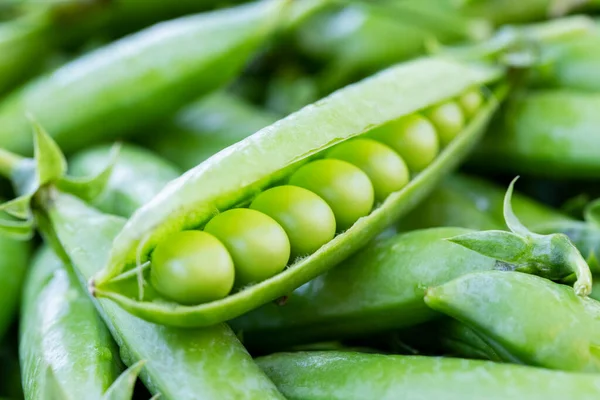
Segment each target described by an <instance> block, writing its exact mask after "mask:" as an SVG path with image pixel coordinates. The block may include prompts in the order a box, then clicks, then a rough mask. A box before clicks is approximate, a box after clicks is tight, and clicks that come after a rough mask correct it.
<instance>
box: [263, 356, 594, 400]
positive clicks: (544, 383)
mask: <svg viewBox="0 0 600 400" xmlns="http://www.w3.org/2000/svg"><path fill="white" fill-rule="evenodd" d="M257 361H258V363H259V365H260V366H261V368H263V369H264V370H265V372H266V373H267V374H268V375H269V376H270V377H271V379H272V380H273V381H274V382H275V384H276V385H277V386H278V387H279V389H280V390H281V391H282V392H283V394H284V395H285V396H286V397H287V398H288V399H290V400H355V399H356V400H358V399H381V400H392V399H398V398H404V399H445V400H480V399H483V398H485V399H486V400H505V399H509V398H515V399H517V398H518V399H528V400H551V399H552V400H564V399H569V398H577V399H589V400H592V399H596V398H597V396H598V392H599V390H600V380H599V379H598V377H597V375H593V374H574V373H566V372H557V371H548V370H545V369H537V368H531V367H524V366H516V365H506V364H498V363H493V362H489V361H475V360H459V359H452V358H436V357H420V356H388V355H380V354H362V353H354V352H338V351H328V352H317V351H315V352H298V353H280V354H273V355H271V356H267V357H262V358H259V359H257Z"/></svg>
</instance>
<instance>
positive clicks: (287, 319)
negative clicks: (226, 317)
mask: <svg viewBox="0 0 600 400" xmlns="http://www.w3.org/2000/svg"><path fill="white" fill-rule="evenodd" d="M467 232H471V231H469V230H467V229H463V228H433V229H423V230H418V231H413V232H407V233H405V234H400V235H395V236H393V237H390V238H387V239H376V240H375V241H373V242H371V244H369V245H368V246H366V247H365V248H364V249H362V250H360V251H359V252H357V253H356V254H355V255H354V256H352V257H350V258H349V259H347V260H346V261H344V262H342V263H340V264H339V265H338V266H337V267H335V268H333V269H331V270H329V271H328V272H326V273H325V274H322V275H320V276H318V277H317V278H315V279H313V280H312V281H310V282H309V283H307V284H306V285H304V286H302V287H300V288H298V289H297V290H296V291H294V292H293V293H292V294H291V295H290V296H289V298H288V300H287V302H286V304H285V306H284V307H281V306H278V305H275V304H265V305H264V306H262V307H261V308H259V309H257V310H255V311H253V312H250V313H247V314H245V315H243V316H241V317H239V318H237V319H235V320H233V321H231V324H232V326H233V328H234V329H235V330H241V331H243V332H244V343H245V344H246V345H247V346H248V347H249V348H251V349H258V350H260V351H272V350H278V349H282V348H286V347H287V346H291V345H295V344H303V343H314V342H319V341H325V340H332V339H335V340H337V339H340V338H347V337H353V336H365V335H368V334H369V333H379V332H389V331H390V330H394V329H400V328H405V327H410V326H414V325H417V324H420V323H423V322H426V321H430V320H433V319H435V318H438V317H439V314H437V313H434V312H432V311H431V310H430V309H429V308H428V307H427V306H426V305H425V303H424V301H423V297H424V295H425V289H426V288H427V287H429V286H434V285H438V284H442V283H445V282H448V281H450V280H452V279H454V278H457V277H459V276H462V275H464V274H467V273H470V272H473V271H485V270H489V269H492V268H494V266H495V260H493V259H491V258H489V257H485V256H482V255H480V254H477V253H475V252H473V251H470V250H467V249H465V248H462V247H460V246H457V245H455V244H453V243H450V242H448V241H447V240H445V239H446V238H449V237H452V236H456V235H459V234H463V233H467Z"/></svg>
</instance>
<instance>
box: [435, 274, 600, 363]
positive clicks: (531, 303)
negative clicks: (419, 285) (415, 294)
mask: <svg viewBox="0 0 600 400" xmlns="http://www.w3.org/2000/svg"><path fill="white" fill-rule="evenodd" d="M425 301H426V303H427V305H428V306H429V307H431V308H433V309H434V310H437V311H440V312H443V313H445V314H447V315H449V316H451V317H453V318H456V319H457V320H459V321H461V322H463V323H465V324H467V325H468V326H470V327H471V328H473V329H474V330H476V331H478V332H479V333H480V334H482V335H483V336H484V337H485V338H486V341H487V342H488V343H489V344H490V345H491V346H493V347H495V348H498V349H501V350H503V351H504V352H506V353H509V354H512V355H513V356H514V359H515V360H519V361H520V362H522V363H526V364H531V365H537V366H543V367H546V368H553V369H562V370H568V371H581V372H598V371H599V370H600V350H599V349H600V347H599V345H600V319H599V316H600V303H598V302H597V301H596V300H593V299H589V298H582V297H579V296H577V295H576V294H575V292H574V291H573V289H572V288H570V287H568V286H563V285H557V284H555V283H553V282H550V281H548V280H546V279H543V278H540V277H537V276H532V275H525V274H522V273H518V272H502V271H488V272H481V273H473V274H468V275H465V276H463V277H460V278H458V279H456V280H454V281H451V282H448V283H446V284H444V285H441V286H438V287H434V288H430V289H428V291H427V295H426V296H425ZM524 304H527V306H524Z"/></svg>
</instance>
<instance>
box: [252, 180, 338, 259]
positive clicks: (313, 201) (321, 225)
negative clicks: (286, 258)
mask: <svg viewBox="0 0 600 400" xmlns="http://www.w3.org/2000/svg"><path fill="white" fill-rule="evenodd" d="M250 208H251V209H254V210H257V211H260V212H262V213H264V214H266V215H268V216H270V217H271V218H273V219H274V220H275V221H277V222H278V223H279V225H281V226H282V227H283V229H284V230H285V233H286V234H287V236H288V238H289V240H290V249H291V258H292V259H294V258H296V257H298V256H305V255H308V254H312V253H314V252H315V251H317V250H318V249H319V248H320V247H321V246H323V245H324V244H325V243H327V242H329V241H330V240H331V239H333V237H334V236H335V216H334V215H333V211H332V210H331V207H329V205H327V203H326V202H325V200H323V199H322V198H320V197H319V196H317V195H316V194H314V193H313V192H311V191H310V190H306V189H303V188H301V187H298V186H291V185H284V186H276V187H274V188H271V189H268V190H266V191H264V192H262V193H261V194H259V195H258V196H257V197H256V198H255V199H254V200H253V201H252V204H250Z"/></svg>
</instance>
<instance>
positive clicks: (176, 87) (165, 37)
mask: <svg viewBox="0 0 600 400" xmlns="http://www.w3.org/2000/svg"><path fill="white" fill-rule="evenodd" d="M282 7H284V3H283V2H281V1H263V2H255V3H251V4H248V5H243V6H239V7H235V8H231V9H226V10H220V11H215V12H209V13H202V14H197V15H192V16H187V17H182V18H179V19H175V20H171V21H167V22H162V23H160V24H158V25H155V26H153V27H150V28H147V29H145V30H143V31H140V32H138V33H135V34H132V35H130V36H128V37H125V38H123V39H120V40H118V41H116V42H113V43H111V44H109V45H107V46H104V47H101V48H100V49H98V50H95V51H93V52H91V53H88V54H86V55H84V56H82V57H80V58H78V59H76V60H74V61H72V62H69V63H67V64H66V65H64V66H62V67H60V68H59V69H57V70H56V71H54V72H53V73H51V74H49V75H46V76H42V77H39V78H38V79H36V80H34V81H32V82H31V83H29V84H28V85H26V86H25V87H23V88H22V89H20V90H18V91H16V92H14V93H13V94H11V95H10V96H9V97H8V98H6V99H5V100H4V101H3V102H2V103H1V104H0V125H1V126H2V127H3V129H2V132H0V147H2V148H4V149H7V150H10V151H14V152H16V153H22V154H30V153H31V152H32V139H31V133H30V132H31V127H30V123H29V120H28V119H27V115H28V114H31V115H33V116H34V117H35V118H36V120H37V121H39V122H40V123H41V124H42V125H43V126H44V127H45V128H46V129H47V130H48V132H50V133H51V134H52V136H53V137H54V138H55V139H56V141H57V142H58V143H59V145H60V146H61V147H62V148H63V149H64V150H65V151H67V152H69V151H73V150H76V149H78V148H81V147H84V146H87V145H89V144H91V143H94V142H98V141H100V140H109V139H114V138H117V137H123V135H128V134H129V135H131V134H132V133H135V132H139V131H140V130H141V129H144V128H147V127H149V126H152V125H153V124H156V123H157V122H160V121H162V120H163V119H164V118H165V117H167V116H169V115H171V114H173V113H174V112H175V111H177V110H178V109H179V108H181V107H182V106H184V105H186V104H187V103H189V102H191V101H193V100H194V99H197V98H198V96H200V95H204V94H207V93H210V92H212V91H214V90H215V89H218V88H220V87H222V86H223V85H225V84H226V83H228V82H229V81H230V80H231V79H232V78H233V77H235V76H236V75H237V74H238V73H239V71H240V70H241V69H242V68H243V66H244V65H245V63H246V62H247V60H248V59H249V58H250V57H251V56H252V55H253V54H254V52H255V51H256V49H257V48H258V46H260V45H261V44H262V43H263V42H264V41H265V39H266V38H267V37H268V35H269V34H270V33H272V32H273V30H274V28H275V27H276V25H277V24H278V22H279V19H278V15H280V13H282V11H283V10H282ZM215 38H218V40H215ZM198 43H204V45H203V46H198ZM149 77H151V78H149ZM82 132H85V134H82Z"/></svg>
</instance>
